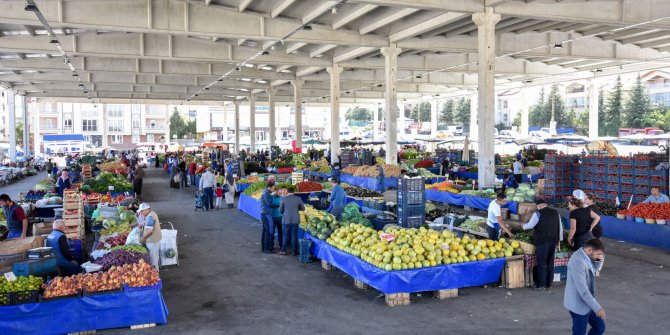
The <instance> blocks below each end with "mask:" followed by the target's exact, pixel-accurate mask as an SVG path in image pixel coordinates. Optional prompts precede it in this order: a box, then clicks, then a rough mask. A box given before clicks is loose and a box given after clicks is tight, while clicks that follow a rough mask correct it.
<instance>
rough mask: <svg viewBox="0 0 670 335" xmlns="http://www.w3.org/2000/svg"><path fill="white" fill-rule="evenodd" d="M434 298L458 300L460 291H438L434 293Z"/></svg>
mask: <svg viewBox="0 0 670 335" xmlns="http://www.w3.org/2000/svg"><path fill="white" fill-rule="evenodd" d="M433 296H434V297H435V299H440V300H442V299H451V298H456V297H458V289H455V288H454V289H450V290H438V291H433Z"/></svg>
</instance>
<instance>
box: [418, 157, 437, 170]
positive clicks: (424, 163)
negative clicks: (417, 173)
mask: <svg viewBox="0 0 670 335" xmlns="http://www.w3.org/2000/svg"><path fill="white" fill-rule="evenodd" d="M433 165H435V162H433V161H432V160H429V159H424V160H420V161H418V162H416V163H415V164H414V167H415V168H417V169H419V168H424V169H427V168H432V167H433Z"/></svg>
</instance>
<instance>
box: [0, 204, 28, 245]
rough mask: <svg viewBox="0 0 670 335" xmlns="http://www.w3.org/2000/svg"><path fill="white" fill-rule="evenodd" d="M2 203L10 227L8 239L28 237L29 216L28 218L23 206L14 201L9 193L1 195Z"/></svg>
mask: <svg viewBox="0 0 670 335" xmlns="http://www.w3.org/2000/svg"><path fill="white" fill-rule="evenodd" d="M0 205H2V208H3V209H4V211H5V219H6V220H7V228H8V229H9V234H8V235H7V239H10V238H19V237H20V238H24V237H26V231H28V218H26V214H25V212H23V208H22V207H21V206H19V204H17V203H16V202H14V201H12V199H11V198H10V197H9V195H7V194H2V195H0Z"/></svg>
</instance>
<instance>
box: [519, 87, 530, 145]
mask: <svg viewBox="0 0 670 335" xmlns="http://www.w3.org/2000/svg"><path fill="white" fill-rule="evenodd" d="M530 104H531V102H530V99H529V96H528V87H524V88H522V89H521V128H520V129H519V133H520V134H521V135H522V136H524V137H527V136H528V118H529V113H530Z"/></svg>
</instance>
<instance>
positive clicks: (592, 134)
mask: <svg viewBox="0 0 670 335" xmlns="http://www.w3.org/2000/svg"><path fill="white" fill-rule="evenodd" d="M598 89H599V87H598V83H597V82H596V80H595V79H591V80H589V139H591V140H594V139H596V138H598V136H599V134H598V122H599V121H600V120H598V109H599V107H600V106H598V94H599V91H598Z"/></svg>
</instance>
